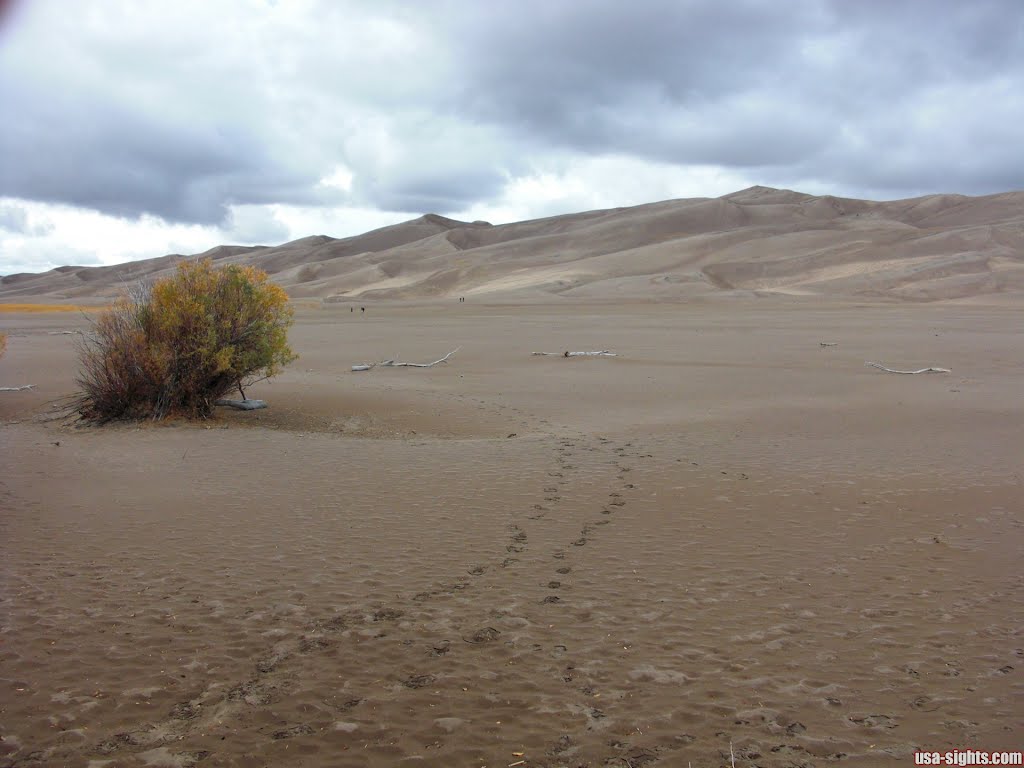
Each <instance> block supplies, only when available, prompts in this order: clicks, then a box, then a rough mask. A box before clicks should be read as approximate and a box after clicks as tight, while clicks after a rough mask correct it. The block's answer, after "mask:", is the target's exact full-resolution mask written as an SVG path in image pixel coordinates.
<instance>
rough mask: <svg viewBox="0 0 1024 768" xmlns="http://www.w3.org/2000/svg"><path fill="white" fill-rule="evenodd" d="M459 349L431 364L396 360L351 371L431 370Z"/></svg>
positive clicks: (362, 366)
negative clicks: (385, 369)
mask: <svg viewBox="0 0 1024 768" xmlns="http://www.w3.org/2000/svg"><path fill="white" fill-rule="evenodd" d="M460 349H462V347H456V348H455V349H453V350H452V351H451V352H449V353H448V354H447V355H445V356H444V357H442V358H440V359H439V360H435V361H434V362H432V363H400V362H398V361H397V360H382V361H381V362H379V363H361V364H360V365H353V366H352V370H353V371H369V370H372V369H374V368H376V367H377V366H380V367H381V368H433V367H434V366H435V365H437V364H439V363H447V362H448V358H449V357H451V356H452V355H454V354H455V353H456V352H458V351H459V350H460Z"/></svg>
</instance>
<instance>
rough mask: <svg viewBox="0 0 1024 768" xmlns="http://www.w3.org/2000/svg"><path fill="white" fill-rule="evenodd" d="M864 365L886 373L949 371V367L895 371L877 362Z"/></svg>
mask: <svg viewBox="0 0 1024 768" xmlns="http://www.w3.org/2000/svg"><path fill="white" fill-rule="evenodd" d="M864 365H870V366H871V367H872V368H877V369H878V370H880V371H885V372H886V373H906V374H915V373H950V372H951V371H950V370H949V368H918V369H917V370H916V371H897V370H894V369H893V368H886V367H885V366H884V365H881V364H879V363H864Z"/></svg>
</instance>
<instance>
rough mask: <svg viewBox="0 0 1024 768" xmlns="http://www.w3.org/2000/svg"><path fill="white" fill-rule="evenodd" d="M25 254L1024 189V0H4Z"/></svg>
mask: <svg viewBox="0 0 1024 768" xmlns="http://www.w3.org/2000/svg"><path fill="white" fill-rule="evenodd" d="M0 105H2V113H0V114H2V119H0V274H11V273H16V272H24V271H29V272H38V271H44V270H47V269H50V268H53V267H55V266H59V265H66V264H78V265H99V264H114V263H120V262H124V261H129V260H135V259H140V258H149V257H153V256H160V255H164V254H167V253H198V252H201V251H204V250H206V249H208V248H211V247H213V246H215V245H218V244H223V243H233V244H243V245H252V244H266V245H274V244H278V243H282V242H286V241H288V240H293V239H297V238H300V237H306V236H309V235H315V234H326V235H331V236H333V237H344V236H347V235H354V234H359V233H361V232H365V231H367V230H370V229H374V228H376V227H380V226H385V225H388V224H392V223H397V222H399V221H404V220H408V219H411V218H416V217H417V216H420V215H422V214H423V213H428V212H432V213H440V214H442V215H446V216H450V217H452V218H457V219H463V220H469V221H473V220H480V219H482V220H486V221H490V222H492V223H496V224H497V223H504V222H508V221H518V220H523V219H529V218H538V217H542V216H551V215H556V214H560V213H568V212H574V211H583V210H591V209H595V208H610V207H617V206H626V205H637V204H641V203H646V202H654V201H658V200H665V199H671V198H681V197H717V196H719V195H723V194H727V193H729V192H733V191H736V190H739V189H743V188H745V187H749V186H752V185H754V184H762V185H766V186H773V187H782V188H787V189H796V190H799V191H801V192H808V193H811V194H833V195H838V196H846V197H858V198H869V199H875V200H890V199H898V198H905V197H914V196H918V195H924V194H932V193H961V194H969V195H982V194H991V193H996V192H1004V191H1009V190H1019V189H1024V140H1022V136H1024V132H1022V130H1024V129H1022V128H1021V126H1024V1H1022V0H969V1H968V0H785V1H784V2H780V0H514V2H512V1H509V2H500V1H498V0H495V1H494V2H489V1H487V2H485V1H481V0H404V1H399V0H393V1H392V0H362V1H361V2H356V1H355V0H351V1H349V0H175V2H167V1H166V0H12V1H7V2H5V0H0Z"/></svg>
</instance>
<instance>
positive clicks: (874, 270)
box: [0, 187, 1024, 301]
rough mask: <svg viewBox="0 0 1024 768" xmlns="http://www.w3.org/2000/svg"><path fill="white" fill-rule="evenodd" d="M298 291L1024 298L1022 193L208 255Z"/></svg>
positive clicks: (582, 222)
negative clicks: (248, 266) (267, 274)
mask: <svg viewBox="0 0 1024 768" xmlns="http://www.w3.org/2000/svg"><path fill="white" fill-rule="evenodd" d="M201 255H204V256H209V257H211V258H213V259H215V260H217V261H219V262H244V263H249V264H255V265H257V266H259V267H261V268H263V269H265V270H267V271H268V272H270V273H271V274H272V275H273V276H274V278H275V280H277V281H278V282H279V283H281V284H282V285H284V286H285V287H286V288H287V289H288V291H289V292H290V293H291V294H292V295H293V296H295V297H314V298H330V299H334V300H342V301H344V300H353V301H367V300H372V299H382V298H387V299H408V298H428V297H453V296H463V295H465V296H477V297H490V298H497V297H504V298H506V299H508V298H512V299H516V298H518V299H520V300H522V299H524V298H526V297H530V296H533V297H544V298H551V297H552V296H561V297H564V298H572V297H583V298H595V297H606V298H613V297H614V298H621V297H656V298H660V299H679V298H691V297H694V296H701V295H709V294H717V293H723V292H745V293H749V292H752V291H753V292H759V293H765V292H767V293H783V294H801V295H803V294H810V295H840V296H868V297H874V298H880V297H885V298H890V299H909V300H915V301H922V300H943V299H964V298H967V299H970V298H973V297H977V296H991V295H995V294H1011V295H1014V296H1016V297H1018V298H1019V297H1020V295H1021V293H1022V292H1024V192H1008V193H1004V194H998V195H989V196H986V197H973V198H972V197H965V196H962V195H931V196H928V197H923V198H916V199H912V200H897V201H890V202H872V201H867V200H849V199H841V198H835V197H830V196H826V197H814V196H811V195H805V194H801V193H798V192H791V191H788V190H776V189H769V188H765V187H753V188H751V189H748V190H743V191H741V192H736V193H733V194H731V195H725V196H724V197H721V198H717V199H706V198H700V199H691V200H670V201H666V202H661V203H653V204H649V205H641V206H636V207H632V208H619V209H612V210H607V211H590V212H586V213H579V214H572V215H565V216H556V217H553V218H549V219H539V220H536V221H525V222H519V223H514V224H505V225H501V226H491V225H489V224H487V223H486V222H474V223H467V222H460V221H455V220H452V219H446V218H444V217H441V216H436V215H433V214H428V215H426V216H423V217H421V218H419V219H416V220H414V221H409V222H406V223H404V224H398V225H395V226H391V227H385V228H383V229H379V230H375V231H372V232H368V233H366V234H363V235H359V236H357V237H350V238H344V239H333V238H330V237H326V236H322V235H321V236H314V237H307V238H303V239H301V240H296V241H295V242H292V243H286V244H284V245H281V246H277V247H258V248H243V247H239V246H220V247H218V248H214V249H213V250H211V251H209V252H207V253H206V254H201ZM180 258H184V257H177V256H166V257H162V258H160V259H154V260H150V261H147V262H135V263H132V264H127V265H120V266H115V267H100V268H87V267H61V268H60V269H58V270H54V271H52V272H47V273H45V274H41V275H9V276H7V277H4V278H2V279H0V300H8V301H13V300H17V299H18V297H25V296H48V297H50V298H51V299H52V298H57V299H81V298H83V297H108V296H112V295H115V294H116V293H117V291H118V290H119V288H120V287H121V285H123V283H124V282H125V281H128V282H130V281H134V280H137V279H139V278H142V277H146V276H151V275H156V274H160V273H161V272H162V271H163V270H166V269H168V268H169V267H170V266H172V265H173V263H175V261H177V260H178V259H180Z"/></svg>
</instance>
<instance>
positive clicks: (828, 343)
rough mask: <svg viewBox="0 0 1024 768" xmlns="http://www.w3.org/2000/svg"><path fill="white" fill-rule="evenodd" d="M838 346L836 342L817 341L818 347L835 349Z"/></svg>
mask: <svg viewBox="0 0 1024 768" xmlns="http://www.w3.org/2000/svg"><path fill="white" fill-rule="evenodd" d="M838 344H839V342H837V341H819V342H818V346H819V347H835V346H838Z"/></svg>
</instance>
